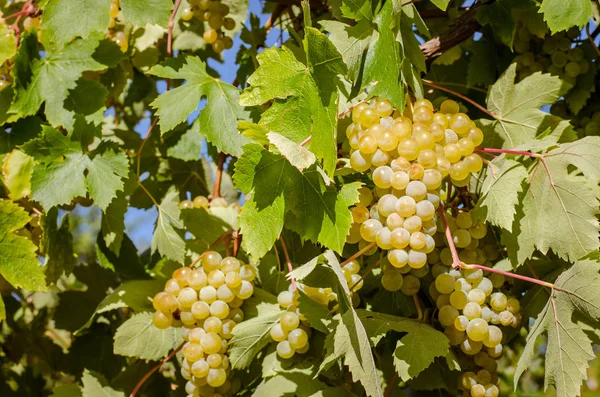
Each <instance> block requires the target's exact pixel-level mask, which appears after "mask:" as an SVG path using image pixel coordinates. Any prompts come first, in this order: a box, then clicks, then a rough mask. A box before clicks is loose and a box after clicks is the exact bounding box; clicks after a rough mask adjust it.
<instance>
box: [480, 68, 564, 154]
mask: <svg viewBox="0 0 600 397" xmlns="http://www.w3.org/2000/svg"><path fill="white" fill-rule="evenodd" d="M515 75H516V63H513V64H511V65H510V67H509V68H508V69H507V70H506V72H504V74H503V75H502V76H500V78H499V79H498V81H496V83H495V84H494V85H493V86H492V87H491V88H490V90H489V92H488V95H487V105H488V109H489V110H490V111H491V112H492V113H494V114H495V115H496V116H497V118H496V119H495V120H493V121H492V120H487V119H481V120H479V123H480V125H481V128H482V130H483V132H484V135H485V140H484V146H486V147H502V148H509V149H512V148H514V147H515V146H518V145H522V144H525V143H528V142H529V141H532V140H534V139H535V138H536V137H539V135H540V134H542V133H543V132H545V131H546V130H547V129H550V130H551V135H550V136H549V137H548V138H547V139H550V138H552V139H553V140H554V141H557V140H558V139H559V138H560V137H561V136H562V135H563V134H566V133H570V132H571V133H572V127H571V126H570V124H569V122H568V121H566V120H562V119H560V117H556V116H551V115H549V114H548V113H546V112H544V111H542V110H540V107H541V106H544V105H549V104H552V103H554V102H555V101H556V100H557V99H558V98H560V97H561V96H562V95H563V94H564V93H565V92H566V91H567V90H568V89H569V88H571V86H569V85H568V84H566V83H564V81H563V80H561V79H560V78H559V77H558V76H551V75H550V74H541V73H534V74H533V75H531V76H529V77H527V78H525V79H523V80H522V81H520V82H519V83H517V84H515V83H514V81H515ZM532 92H535V93H536V95H531V93H532Z"/></svg>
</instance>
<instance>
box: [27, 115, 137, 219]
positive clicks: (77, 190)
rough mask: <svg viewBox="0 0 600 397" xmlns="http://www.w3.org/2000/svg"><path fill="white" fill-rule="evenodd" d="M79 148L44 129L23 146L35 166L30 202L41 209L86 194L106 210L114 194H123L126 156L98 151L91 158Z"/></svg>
mask: <svg viewBox="0 0 600 397" xmlns="http://www.w3.org/2000/svg"><path fill="white" fill-rule="evenodd" d="M76 133H77V131H76V132H75V134H76ZM73 137H75V135H74V136H73ZM79 146H80V144H79V142H77V141H75V140H73V139H71V138H70V137H68V136H64V135H63V134H62V133H61V132H60V131H58V130H56V129H54V128H52V127H47V126H46V127H44V129H43V134H42V136H41V137H40V138H36V139H34V140H31V141H29V142H27V144H25V145H24V146H23V150H24V151H25V152H26V153H27V154H29V155H30V156H32V157H33V158H34V159H35V160H36V162H37V163H36V165H35V166H34V168H33V175H32V177H31V192H32V193H31V198H32V199H33V200H35V201H38V202H39V203H40V204H42V207H44V209H46V210H48V209H50V208H52V207H54V206H57V205H61V204H68V203H70V202H71V200H72V199H73V198H74V197H78V196H81V197H85V196H86V192H89V194H90V197H91V198H92V199H94V201H95V203H96V204H97V205H98V206H99V207H100V208H101V209H102V210H105V209H106V207H108V205H109V204H110V202H111V201H112V199H113V198H114V197H115V196H116V193H117V190H123V178H124V177H125V176H127V174H128V171H129V161H128V159H127V155H126V154H125V153H124V152H123V151H115V150H113V149H111V148H104V149H100V148H99V149H98V150H101V151H100V152H97V153H95V155H94V156H93V157H90V156H89V155H88V154H85V153H83V152H82V151H81V148H80V147H79Z"/></svg>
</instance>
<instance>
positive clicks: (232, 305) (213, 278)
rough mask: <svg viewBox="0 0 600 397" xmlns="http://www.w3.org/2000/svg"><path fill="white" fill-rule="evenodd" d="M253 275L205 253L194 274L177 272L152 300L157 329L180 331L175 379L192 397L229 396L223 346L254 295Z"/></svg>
mask: <svg viewBox="0 0 600 397" xmlns="http://www.w3.org/2000/svg"><path fill="white" fill-rule="evenodd" d="M255 277H256V269H255V268H254V267H253V266H251V265H245V264H243V263H242V262H240V261H239V260H238V259H236V258H234V257H226V258H222V257H221V255H220V254H219V253H218V252H215V251H208V252H206V253H204V254H203V255H202V257H201V266H200V267H198V268H196V269H191V268H189V267H182V268H180V269H177V270H176V271H175V272H174V273H173V275H172V278H171V279H169V280H168V281H167V283H166V284H165V289H164V291H163V292H159V293H158V294H157V295H156V296H155V297H154V299H153V305H154V308H155V309H156V312H155V313H154V315H153V323H154V325H155V326H156V327H157V328H159V329H165V328H168V327H170V326H174V325H180V324H182V325H183V327H184V339H185V340H186V343H185V345H184V346H183V357H184V360H183V364H182V368H181V374H182V376H183V378H185V379H186V380H187V381H188V382H187V384H186V386H185V390H186V392H187V393H188V394H189V395H192V396H203V397H204V396H211V397H213V396H218V395H220V396H223V395H229V394H230V391H231V389H232V385H231V382H230V381H228V379H227V378H228V376H229V373H230V367H229V357H228V355H227V348H228V342H227V341H228V340H229V339H231V337H232V336H233V329H234V327H235V326H236V324H238V323H240V322H241V321H243V319H244V314H243V312H242V310H241V309H240V307H241V306H242V303H243V302H244V300H246V299H248V298H250V296H252V293H253V292H254V285H253V283H252V281H253V280H254V278H255Z"/></svg>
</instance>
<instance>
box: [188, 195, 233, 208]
mask: <svg viewBox="0 0 600 397" xmlns="http://www.w3.org/2000/svg"><path fill="white" fill-rule="evenodd" d="M227 207H233V208H236V209H237V210H238V211H241V206H240V205H239V204H238V203H234V204H231V205H229V204H228V203H227V201H226V200H225V199H224V198H222V197H218V198H214V199H212V200H209V199H208V198H207V197H205V196H196V197H194V199H193V200H181V201H180V202H179V208H180V209H186V208H204V209H205V210H208V209H210V208H227Z"/></svg>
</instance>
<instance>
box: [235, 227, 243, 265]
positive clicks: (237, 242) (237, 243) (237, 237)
mask: <svg viewBox="0 0 600 397" xmlns="http://www.w3.org/2000/svg"><path fill="white" fill-rule="evenodd" d="M241 240H242V234H241V233H240V232H239V231H238V230H234V231H233V256H234V257H235V258H237V256H238V252H239V251H240V245H241V242H242V241H241Z"/></svg>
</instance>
